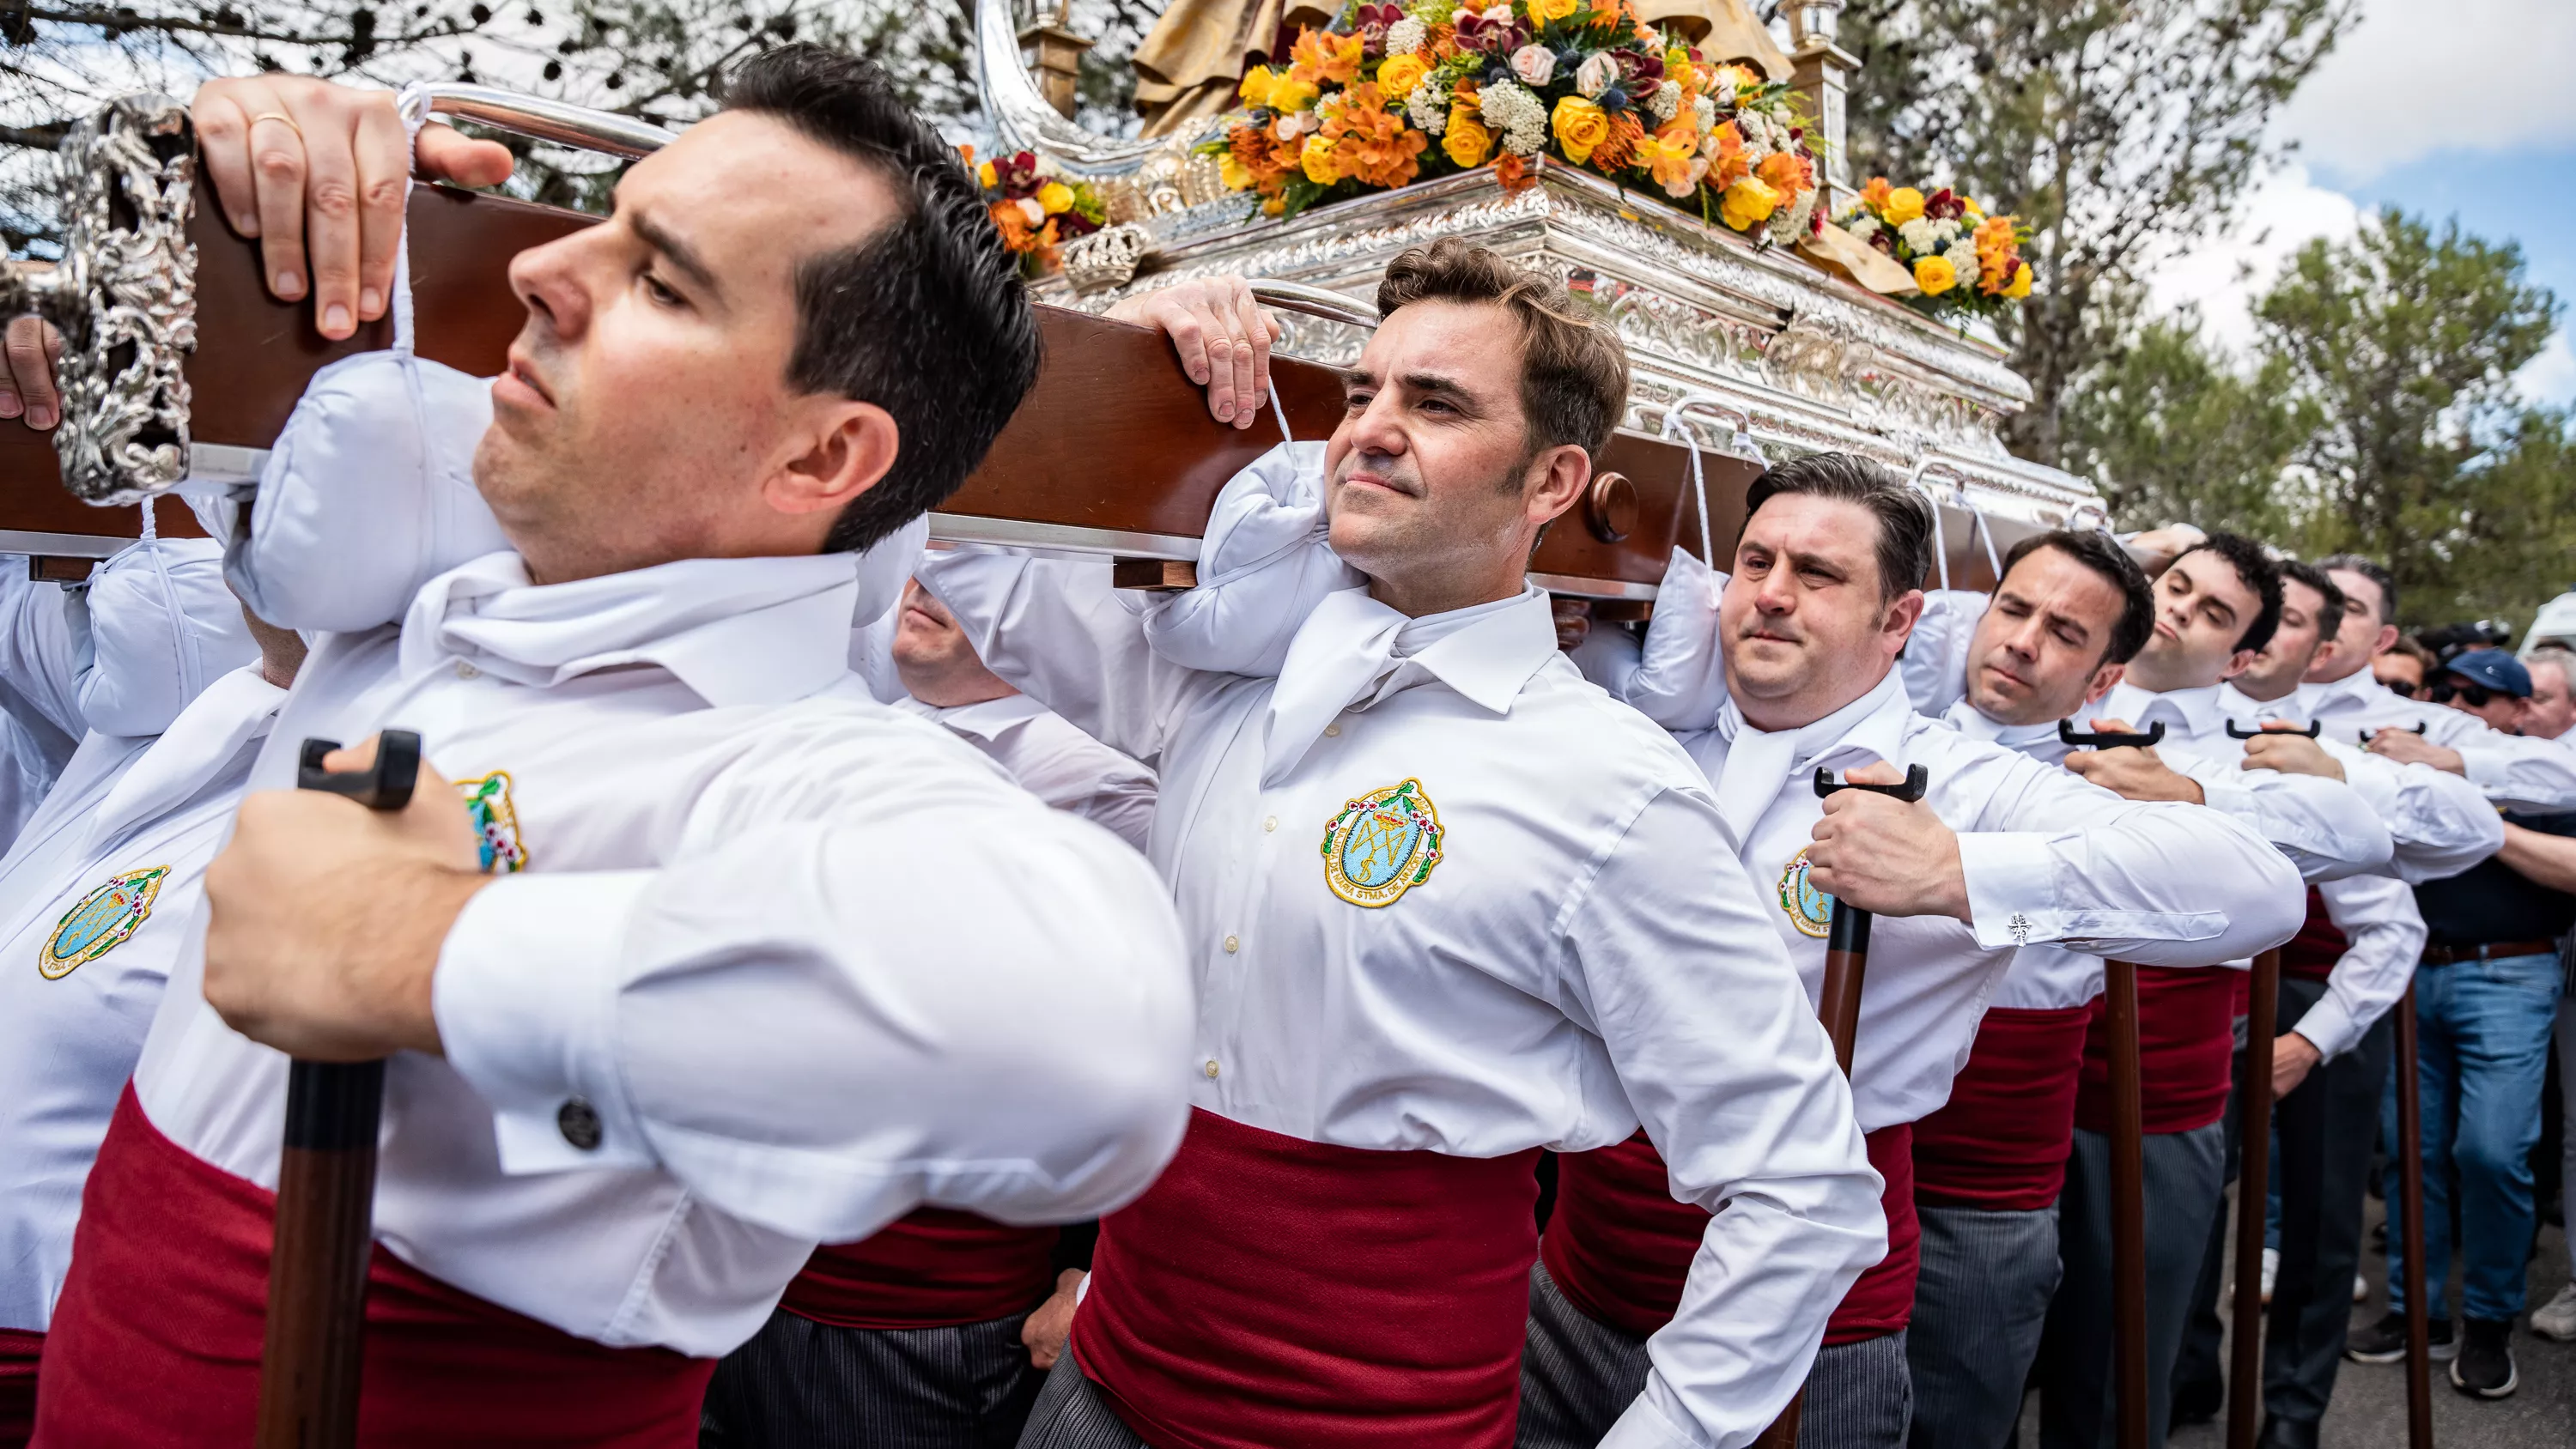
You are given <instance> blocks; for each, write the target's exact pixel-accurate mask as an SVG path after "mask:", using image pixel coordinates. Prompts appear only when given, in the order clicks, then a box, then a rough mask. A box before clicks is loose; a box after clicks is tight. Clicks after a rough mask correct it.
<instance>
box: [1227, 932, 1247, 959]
mask: <svg viewBox="0 0 2576 1449" xmlns="http://www.w3.org/2000/svg"><path fill="white" fill-rule="evenodd" d="M1242 945H1243V942H1242V940H1241V939H1240V938H1238V937H1234V936H1228V937H1226V938H1225V954H1227V955H1229V956H1231V955H1233V954H1234V953H1235V951H1236V950H1237V949H1238V948H1240V947H1241V946H1242Z"/></svg>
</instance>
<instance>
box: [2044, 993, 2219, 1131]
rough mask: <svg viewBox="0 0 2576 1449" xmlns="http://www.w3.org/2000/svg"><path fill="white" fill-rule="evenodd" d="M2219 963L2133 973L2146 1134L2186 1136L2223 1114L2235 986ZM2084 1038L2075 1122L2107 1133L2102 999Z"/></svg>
mask: <svg viewBox="0 0 2576 1449" xmlns="http://www.w3.org/2000/svg"><path fill="white" fill-rule="evenodd" d="M2244 975H2245V973H2244V972H2242V971H2231V970H2229V969H2228V968H2226V967H2224V966H2215V967H2204V968H2200V969H2195V970H2189V971H2185V970H2178V969H2175V968H2172V967H2164V966H2141V967H2139V968H2138V1076H2139V1078H2140V1080H2141V1082H2142V1084H2143V1086H2144V1091H2143V1093H2142V1095H2143V1097H2144V1105H2145V1111H2144V1112H2143V1113H2142V1114H2141V1115H2142V1116H2143V1117H2144V1118H2145V1122H2146V1130H2147V1131H2149V1132H2189V1131H2192V1130H2194V1129H2195V1128H2200V1127H2206V1126H2208V1125H2209V1124H2210V1123H2212V1122H2215V1121H2217V1120H2218V1119H2219V1118H2221V1117H2223V1116H2225V1115H2227V1084H2228V1076H2229V1071H2230V1068H2231V1066H2232V1065H2233V1063H2234V1061H2235V1057H2236V1010H2235V993H2236V987H2237V982H2238V980H2239V979H2240V978H2242V977H2243V976H2244ZM2092 1014H2093V1024H2092V1029H2091V1030H2090V1031H2088V1032H2086V1033H2085V1037H2084V1085H2083V1087H2082V1089H2081V1090H2080V1091H2078V1092H2077V1093H2076V1094H2075V1125H2076V1126H2078V1127H2081V1128H2083V1129H2084V1130H2085V1131H2087V1132H2109V1131H2110V1130H2111V1057H2110V1031H2109V1027H2108V1025H2107V1022H2108V1020H2109V1017H2108V1015H2107V1010H2106V1008H2105V1007H2104V1005H2103V1003H2102V1000H2101V998H2099V997H2096V998H2094V1001H2093V1006H2092Z"/></svg>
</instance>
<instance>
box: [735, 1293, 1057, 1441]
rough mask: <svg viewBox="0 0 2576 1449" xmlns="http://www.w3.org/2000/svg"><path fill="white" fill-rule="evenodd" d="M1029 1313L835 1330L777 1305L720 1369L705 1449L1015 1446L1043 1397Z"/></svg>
mask: <svg viewBox="0 0 2576 1449" xmlns="http://www.w3.org/2000/svg"><path fill="white" fill-rule="evenodd" d="M1027 1318H1028V1315H1027V1314H1024V1313H1015V1314H1012V1315H1011V1316H1010V1317H1008V1318H997V1319H994V1320H992V1321H991V1322H989V1323H969V1324H965V1325H962V1326H960V1327H955V1328H901V1329H897V1328H835V1327H833V1326H831V1325H830V1324H824V1323H816V1322H815V1321H813V1320H812V1319H810V1318H804V1317H801V1316H799V1315H797V1314H793V1313H789V1312H787V1311H785V1310H784V1309H781V1310H779V1311H777V1312H774V1313H772V1314H770V1315H769V1322H767V1323H765V1324H763V1325H761V1329H760V1332H759V1333H757V1334H755V1335H753V1336H752V1340H751V1342H749V1343H746V1344H744V1345H743V1346H742V1347H740V1348H738V1349H735V1350H734V1351H733V1352H732V1353H730V1354H728V1355H726V1356H725V1359H724V1361H723V1362H722V1363H719V1364H717V1365H716V1372H715V1377H714V1378H713V1379H711V1380H709V1381H708V1383H707V1397H706V1404H705V1406H704V1407H703V1408H702V1409H700V1411H699V1416H698V1445H699V1449H1010V1446H1011V1445H1013V1444H1015V1443H1017V1442H1019V1438H1020V1425H1021V1423H1022V1422H1023V1421H1024V1420H1026V1419H1027V1418H1028V1415H1029V1405H1030V1404H1032V1403H1034V1402H1035V1401H1036V1399H1037V1394H1038V1382H1039V1377H1040V1376H1039V1374H1038V1371H1037V1370H1036V1369H1034V1368H1031V1367H1030V1366H1029V1351H1028V1350H1027V1349H1026V1348H1025V1347H1023V1346H1021V1343H1020V1325H1021V1324H1022V1323H1023V1322H1025V1321H1026V1320H1027Z"/></svg>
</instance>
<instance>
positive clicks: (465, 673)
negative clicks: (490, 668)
mask: <svg viewBox="0 0 2576 1449" xmlns="http://www.w3.org/2000/svg"><path fill="white" fill-rule="evenodd" d="M482 673H483V671H482V670H480V669H477V668H475V667H474V666H473V665H471V664H468V663H466V662H465V661H464V660H462V659H459V660H457V661H456V677H457V678H459V679H475V678H479V677H481V675H482Z"/></svg>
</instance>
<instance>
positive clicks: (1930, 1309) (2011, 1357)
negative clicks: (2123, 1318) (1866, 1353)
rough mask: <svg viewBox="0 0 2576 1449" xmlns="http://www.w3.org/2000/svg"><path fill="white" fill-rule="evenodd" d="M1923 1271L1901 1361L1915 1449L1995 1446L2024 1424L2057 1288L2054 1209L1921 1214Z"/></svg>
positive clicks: (1953, 1210) (1924, 1210)
mask: <svg viewBox="0 0 2576 1449" xmlns="http://www.w3.org/2000/svg"><path fill="white" fill-rule="evenodd" d="M1916 1211H1917V1215H1918V1216H1919V1217H1920V1218H1921V1219H1922V1222H1923V1273H1922V1276H1921V1277H1920V1278H1919V1279H1917V1280H1916V1282H1915V1285H1914V1323H1913V1326H1912V1328H1911V1330H1909V1331H1908V1333H1907V1335H1906V1341H1905V1354H1906V1358H1907V1360H1908V1363H1909V1366H1910V1367H1911V1368H1912V1370H1913V1375H1914V1426H1913V1428H1912V1429H1911V1430H1910V1431H1909V1437H1910V1439H1911V1442H1912V1443H1913V1444H1914V1445H1915V1446H1916V1449H1951V1446H1953V1445H1961V1446H1966V1449H1999V1446H2001V1445H2005V1444H2009V1443H2011V1442H2012V1438H2013V1433H2014V1428H2015V1426H2016V1425H2018V1424H2019V1423H2020V1422H2021V1401H2022V1390H2023V1387H2024V1386H2025V1385H2026V1384H2027V1383H2028V1382H2029V1379H2030V1366H2031V1363H2032V1361H2033V1360H2035V1359H2037V1358H2038V1357H2039V1334H2040V1329H2041V1328H2042V1327H2043V1326H2044V1325H2045V1324H2046V1323H2047V1322H2048V1300H2049V1296H2050V1295H2051V1294H2053V1293H2055V1292H2056V1291H2057V1278H2058V1260H2057V1209H2056V1208H2055V1207H2054V1206H2050V1207H2044V1208H2039V1209H2036V1210H2034V1211H2026V1212H2006V1211H1986V1210H1982V1209H1978V1208H1964V1207H1924V1208H1918V1209H1917V1210H1916Z"/></svg>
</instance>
